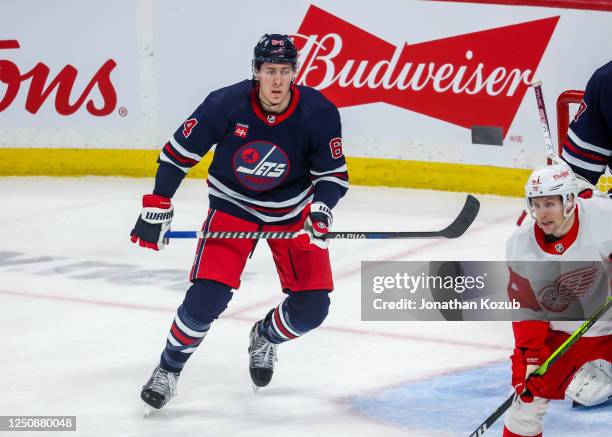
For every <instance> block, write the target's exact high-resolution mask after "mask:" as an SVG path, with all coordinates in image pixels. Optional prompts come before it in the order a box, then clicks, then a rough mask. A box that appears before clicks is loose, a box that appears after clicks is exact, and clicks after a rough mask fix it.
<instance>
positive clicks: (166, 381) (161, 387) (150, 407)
mask: <svg viewBox="0 0 612 437" xmlns="http://www.w3.org/2000/svg"><path fill="white" fill-rule="evenodd" d="M178 377H179V375H178V374H177V373H172V372H168V371H166V370H164V369H162V368H161V367H159V366H157V367H156V368H155V370H154V371H153V374H152V375H151V377H150V378H149V380H148V381H147V383H146V384H145V385H144V386H143V387H142V391H141V392H140V398H141V399H142V400H143V401H144V402H145V406H144V408H145V409H144V415H145V417H148V416H150V415H151V414H153V413H155V412H157V411H159V410H160V409H161V408H162V407H163V406H164V405H166V404H167V403H168V402H169V401H170V399H172V398H174V397H175V396H176V394H177V390H176V383H177V381H178Z"/></svg>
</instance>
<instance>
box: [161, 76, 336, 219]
mask: <svg viewBox="0 0 612 437" xmlns="http://www.w3.org/2000/svg"><path fill="white" fill-rule="evenodd" d="M257 87H258V85H256V84H253V82H252V81H250V80H245V81H242V82H239V83H236V84H234V85H231V86H228V87H225V88H222V89H219V90H217V91H214V92H212V93H210V95H209V96H208V97H207V98H206V99H205V100H204V102H203V103H202V104H201V105H200V106H199V107H198V108H197V109H196V110H195V112H194V113H193V114H192V115H191V116H190V117H189V119H187V120H186V121H185V122H184V123H183V125H182V126H181V127H180V128H179V129H178V130H177V131H176V132H175V134H174V135H173V136H172V137H171V139H170V141H169V142H168V143H166V145H165V146H164V148H163V150H162V152H161V154H160V157H159V160H160V163H161V164H166V165H172V166H174V167H176V168H178V169H179V170H181V171H183V172H185V173H187V172H188V171H189V169H190V168H191V167H193V166H194V165H195V164H197V163H198V162H199V161H200V160H201V159H202V157H203V156H204V155H205V154H206V153H207V152H208V151H209V150H210V148H211V147H212V146H213V145H215V144H216V145H217V146H216V149H215V152H214V157H213V160H212V163H211V165H210V168H209V169H208V185H209V199H210V207H211V208H212V209H218V210H221V211H224V212H227V213H230V214H232V215H234V216H238V217H242V218H245V219H247V220H250V221H255V222H258V223H264V224H265V223H279V222H287V221H291V220H292V219H295V218H297V217H298V216H299V214H300V212H301V211H302V210H303V209H304V207H305V206H306V205H307V204H308V203H310V202H312V201H313V200H314V201H321V202H323V203H325V204H327V206H328V207H330V208H333V207H334V206H335V204H336V202H337V201H338V199H339V198H340V197H342V196H343V195H344V193H345V192H346V190H347V188H348V174H347V168H346V162H345V159H344V154H343V151H342V139H341V124H340V116H339V113H338V109H337V108H336V107H335V106H334V105H333V104H332V103H331V102H330V101H329V100H327V99H326V98H325V97H324V96H323V95H322V94H321V93H319V92H318V91H317V90H315V89H313V88H309V87H305V86H296V85H292V86H291V101H290V103H289V106H288V108H287V109H286V110H285V111H284V112H283V113H281V114H265V113H264V112H263V110H262V108H261V106H260V104H259V102H258V101H257V94H258V88H257Z"/></svg>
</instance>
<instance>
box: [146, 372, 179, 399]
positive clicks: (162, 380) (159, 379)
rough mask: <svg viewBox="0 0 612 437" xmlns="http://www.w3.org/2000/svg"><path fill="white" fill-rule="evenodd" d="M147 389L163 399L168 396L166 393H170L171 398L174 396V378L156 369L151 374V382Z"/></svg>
mask: <svg viewBox="0 0 612 437" xmlns="http://www.w3.org/2000/svg"><path fill="white" fill-rule="evenodd" d="M147 388H148V389H149V390H152V391H154V392H157V393H159V394H162V395H163V396H164V397H166V396H168V392H170V393H169V394H170V398H173V397H174V396H176V377H175V375H174V374H171V373H169V372H167V371H165V370H164V369H158V370H157V371H156V372H155V373H154V374H153V381H152V382H151V384H150V385H149V387H147Z"/></svg>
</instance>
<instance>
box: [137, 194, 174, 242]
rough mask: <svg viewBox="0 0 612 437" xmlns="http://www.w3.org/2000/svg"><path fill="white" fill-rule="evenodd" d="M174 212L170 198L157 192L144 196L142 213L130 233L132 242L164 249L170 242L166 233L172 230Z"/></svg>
mask: <svg viewBox="0 0 612 437" xmlns="http://www.w3.org/2000/svg"><path fill="white" fill-rule="evenodd" d="M173 214H174V207H173V206H172V202H171V201H170V199H169V198H167V197H163V196H158V195H156V194H145V195H144V196H142V213H141V214H140V217H138V220H137V221H136V225H135V226H134V229H132V232H131V233H130V237H131V240H132V243H136V242H137V241H138V243H139V244H140V246H141V247H146V248H149V249H153V250H161V249H163V248H164V246H165V245H166V244H168V239H167V238H164V235H166V232H168V231H169V230H170V223H171V222H172V216H173ZM139 240H140V241H139Z"/></svg>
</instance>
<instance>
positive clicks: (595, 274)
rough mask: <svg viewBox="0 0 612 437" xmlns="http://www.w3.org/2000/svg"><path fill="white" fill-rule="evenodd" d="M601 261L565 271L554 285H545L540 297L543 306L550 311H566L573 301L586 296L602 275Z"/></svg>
mask: <svg viewBox="0 0 612 437" xmlns="http://www.w3.org/2000/svg"><path fill="white" fill-rule="evenodd" d="M600 273H601V272H600V269H599V263H596V262H594V263H592V264H591V265H589V266H588V267H584V268H581V269H578V270H574V271H572V272H569V273H565V274H563V275H561V276H559V278H557V280H556V281H555V283H554V284H553V285H549V286H547V287H544V288H543V289H542V290H541V291H540V293H539V298H540V302H541V303H542V306H543V307H544V308H546V309H547V310H549V311H554V312H561V311H564V310H565V309H566V308H567V307H568V306H569V304H570V303H571V302H573V301H576V300H578V299H580V298H581V297H582V296H584V295H585V294H586V293H587V292H588V291H589V290H590V289H591V288H592V287H593V284H595V283H596V282H597V280H598V279H599V275H600Z"/></svg>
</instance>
